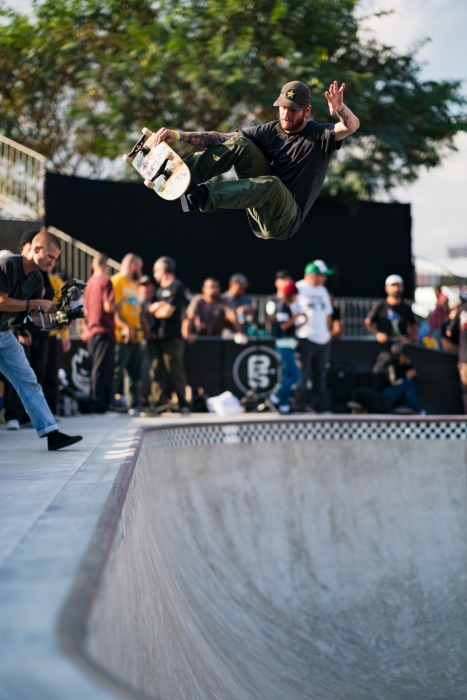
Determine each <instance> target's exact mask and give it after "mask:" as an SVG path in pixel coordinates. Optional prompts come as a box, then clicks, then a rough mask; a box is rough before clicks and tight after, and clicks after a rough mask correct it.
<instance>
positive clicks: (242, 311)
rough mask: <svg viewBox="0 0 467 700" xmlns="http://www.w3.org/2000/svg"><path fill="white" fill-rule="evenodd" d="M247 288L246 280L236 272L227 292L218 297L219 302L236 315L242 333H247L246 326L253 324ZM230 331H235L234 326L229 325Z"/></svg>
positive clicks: (252, 312) (252, 313) (253, 313)
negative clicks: (223, 303)
mask: <svg viewBox="0 0 467 700" xmlns="http://www.w3.org/2000/svg"><path fill="white" fill-rule="evenodd" d="M248 287H249V282H248V278H247V277H246V276H245V275H243V274H242V273H240V272H237V273H236V274H235V275H232V276H231V278H230V280H229V288H228V290H227V291H226V292H224V293H223V294H221V296H220V298H221V301H224V302H225V303H226V304H228V305H229V306H230V307H231V308H232V309H233V310H234V311H235V313H236V314H237V321H238V323H239V324H240V327H241V329H242V331H243V332H244V333H246V332H247V330H248V326H249V325H250V324H251V323H253V320H254V315H255V312H254V309H253V308H252V304H251V297H250V296H249V295H248V294H247V293H246V291H247V289H248ZM230 330H232V331H235V328H234V326H232V325H230Z"/></svg>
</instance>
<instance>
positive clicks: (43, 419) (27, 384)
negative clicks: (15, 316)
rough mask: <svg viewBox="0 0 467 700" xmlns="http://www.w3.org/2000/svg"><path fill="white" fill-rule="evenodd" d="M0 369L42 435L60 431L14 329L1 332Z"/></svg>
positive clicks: (40, 435) (38, 432)
mask: <svg viewBox="0 0 467 700" xmlns="http://www.w3.org/2000/svg"><path fill="white" fill-rule="evenodd" d="M0 372H2V373H3V374H4V375H5V377H6V378H7V379H8V381H9V382H10V383H11V384H12V385H13V387H14V388H15V390H16V392H17V394H18V396H19V398H20V399H21V401H22V403H23V406H24V408H25V409H26V411H27V412H28V415H29V418H30V419H31V421H32V423H33V425H34V427H35V429H36V430H37V434H38V435H39V437H44V436H45V435H48V433H51V432H52V431H53V430H58V426H57V424H56V422H55V418H54V417H53V414H52V412H51V410H50V408H49V406H48V405H47V401H46V400H45V397H44V392H43V391H42V387H41V386H40V385H39V383H38V381H37V379H36V375H35V374H34V372H33V370H32V368H31V365H30V364H29V362H28V359H27V357H26V355H25V352H24V350H23V347H22V345H21V344H20V343H19V342H18V341H17V340H16V338H15V336H14V335H13V333H12V332H11V331H0Z"/></svg>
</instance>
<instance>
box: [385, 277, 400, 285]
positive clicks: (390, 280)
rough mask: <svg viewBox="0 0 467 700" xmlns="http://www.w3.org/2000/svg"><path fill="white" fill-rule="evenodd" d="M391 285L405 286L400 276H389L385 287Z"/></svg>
mask: <svg viewBox="0 0 467 700" xmlns="http://www.w3.org/2000/svg"><path fill="white" fill-rule="evenodd" d="M389 284H404V280H403V279H402V277H401V276H400V275H389V277H387V278H386V282H385V283H384V286H385V287H387V286H388V285H389Z"/></svg>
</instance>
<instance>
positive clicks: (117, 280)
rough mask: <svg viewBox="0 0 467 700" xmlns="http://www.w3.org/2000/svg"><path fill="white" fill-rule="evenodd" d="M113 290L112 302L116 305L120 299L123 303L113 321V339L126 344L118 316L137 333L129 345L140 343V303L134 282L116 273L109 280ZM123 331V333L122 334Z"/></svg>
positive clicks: (141, 334)
mask: <svg viewBox="0 0 467 700" xmlns="http://www.w3.org/2000/svg"><path fill="white" fill-rule="evenodd" d="M110 279H111V281H112V285H113V288H114V301H115V303H116V304H118V302H119V301H121V300H122V299H124V300H125V302H124V303H123V304H122V306H121V307H120V310H119V312H118V314H117V315H116V321H115V339H116V341H117V343H126V342H128V338H127V336H126V334H125V332H124V326H123V324H122V323H120V322H119V320H118V316H121V318H122V319H123V320H124V321H125V323H127V324H128V325H129V326H131V327H132V328H135V329H136V331H137V333H136V336H135V338H134V339H133V340H131V341H130V342H131V343H140V342H141V340H142V339H143V329H142V327H141V303H140V301H139V299H138V287H137V285H136V284H135V282H132V281H131V280H128V279H127V278H126V277H124V276H123V275H121V274H120V272H117V274H116V275H113V277H111V278H110ZM122 330H123V333H122Z"/></svg>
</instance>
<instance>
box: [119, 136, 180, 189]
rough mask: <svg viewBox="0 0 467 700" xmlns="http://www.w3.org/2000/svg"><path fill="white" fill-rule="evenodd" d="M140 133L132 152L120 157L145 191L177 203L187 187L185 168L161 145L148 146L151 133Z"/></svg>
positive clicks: (165, 144) (175, 155) (177, 157)
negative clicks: (148, 189)
mask: <svg viewBox="0 0 467 700" xmlns="http://www.w3.org/2000/svg"><path fill="white" fill-rule="evenodd" d="M142 132H143V135H142V136H141V137H140V138H139V140H138V142H137V143H136V144H135V145H134V146H133V148H132V149H131V151H130V152H129V153H125V154H124V155H123V156H122V158H123V160H124V161H125V162H126V163H129V164H130V165H132V166H133V167H134V168H135V169H136V170H137V172H139V174H140V175H142V176H143V179H144V184H145V185H146V187H149V188H150V189H153V190H154V191H155V192H156V193H157V194H158V195H160V196H161V197H162V198H163V199H168V200H172V199H178V198H179V197H181V196H182V195H183V194H184V193H185V192H186V190H187V188H188V186H189V183H190V177H191V176H190V171H189V169H188V167H187V166H186V164H185V163H184V162H183V160H182V159H181V158H180V156H179V155H178V153H176V152H175V151H173V150H172V149H171V147H170V146H169V145H168V144H167V143H165V142H164V141H161V142H160V143H159V144H158V145H157V146H155V145H154V144H151V142H150V143H149V144H147V141H148V139H149V137H150V136H152V135H153V132H152V131H150V130H149V129H147V128H146V127H145V128H144V129H142ZM169 161H170V163H169Z"/></svg>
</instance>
